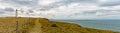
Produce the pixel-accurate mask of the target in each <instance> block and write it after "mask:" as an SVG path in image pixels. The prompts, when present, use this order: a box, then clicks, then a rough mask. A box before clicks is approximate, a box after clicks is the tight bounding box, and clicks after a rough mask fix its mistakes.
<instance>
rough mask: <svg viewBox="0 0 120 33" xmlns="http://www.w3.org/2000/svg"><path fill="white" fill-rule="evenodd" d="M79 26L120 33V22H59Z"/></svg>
mask: <svg viewBox="0 0 120 33" xmlns="http://www.w3.org/2000/svg"><path fill="white" fill-rule="evenodd" d="M57 21H62V22H68V23H75V24H79V25H81V26H83V27H87V28H94V29H100V30H112V31H118V32H120V20H57Z"/></svg>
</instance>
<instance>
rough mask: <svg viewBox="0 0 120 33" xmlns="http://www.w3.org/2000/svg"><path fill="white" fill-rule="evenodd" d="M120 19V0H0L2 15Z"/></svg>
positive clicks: (0, 12) (0, 13) (0, 14)
mask: <svg viewBox="0 0 120 33" xmlns="http://www.w3.org/2000/svg"><path fill="white" fill-rule="evenodd" d="M15 9H18V10H19V17H28V16H30V17H44V18H49V19H120V0H0V16H1V17H5V16H14V11H15Z"/></svg>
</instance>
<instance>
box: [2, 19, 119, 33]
mask: <svg viewBox="0 0 120 33" xmlns="http://www.w3.org/2000/svg"><path fill="white" fill-rule="evenodd" d="M0 24H1V25H0V33H16V31H17V32H18V33H118V32H113V31H109V30H97V29H91V28H86V27H82V26H80V25H78V24H74V23H64V22H56V21H50V20H48V19H46V18H14V17H8V18H0Z"/></svg>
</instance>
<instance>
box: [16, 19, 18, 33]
mask: <svg viewBox="0 0 120 33" xmlns="http://www.w3.org/2000/svg"><path fill="white" fill-rule="evenodd" d="M16 33H18V21H16Z"/></svg>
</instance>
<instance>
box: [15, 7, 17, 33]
mask: <svg viewBox="0 0 120 33" xmlns="http://www.w3.org/2000/svg"><path fill="white" fill-rule="evenodd" d="M15 17H16V18H17V17H18V10H17V9H16V11H15ZM16 33H18V21H16Z"/></svg>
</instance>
